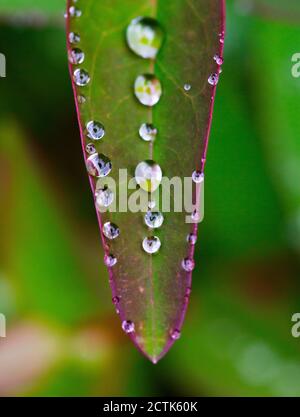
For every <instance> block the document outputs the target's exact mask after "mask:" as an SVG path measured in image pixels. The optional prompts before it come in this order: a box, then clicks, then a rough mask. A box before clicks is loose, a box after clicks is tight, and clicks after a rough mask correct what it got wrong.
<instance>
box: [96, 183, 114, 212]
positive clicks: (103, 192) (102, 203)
mask: <svg viewBox="0 0 300 417" xmlns="http://www.w3.org/2000/svg"><path fill="white" fill-rule="evenodd" d="M95 197H96V207H97V209H98V210H99V211H101V209H102V208H103V207H106V208H107V207H109V206H110V205H111V204H112V203H113V201H114V193H113V192H112V190H111V189H110V188H108V187H104V188H101V189H97V190H96V192H95Z"/></svg>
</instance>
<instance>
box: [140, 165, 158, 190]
mask: <svg viewBox="0 0 300 417" xmlns="http://www.w3.org/2000/svg"><path fill="white" fill-rule="evenodd" d="M135 180H136V182H137V184H138V185H139V186H140V187H141V188H142V189H143V190H145V191H148V192H153V191H155V190H156V189H157V188H158V187H159V185H160V183H161V180H162V171H161V168H160V166H159V165H158V164H157V163H156V162H154V161H143V162H140V163H139V164H138V166H137V167H136V169H135Z"/></svg>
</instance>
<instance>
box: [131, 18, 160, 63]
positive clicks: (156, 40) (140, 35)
mask: <svg viewBox="0 0 300 417" xmlns="http://www.w3.org/2000/svg"><path fill="white" fill-rule="evenodd" d="M126 38H127V44H128V46H129V48H130V49H131V50H132V51H133V52H135V53H136V54H137V55H138V56H140V57H142V58H146V59H147V58H155V57H156V55H157V53H158V51H159V49H160V47H161V45H162V42H163V38H164V33H163V30H162V28H161V26H160V24H159V23H158V22H157V20H155V19H153V18H151V17H138V18H136V19H134V20H132V22H131V23H130V25H129V26H128V28H127V32H126Z"/></svg>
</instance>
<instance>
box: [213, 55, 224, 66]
mask: <svg viewBox="0 0 300 417" xmlns="http://www.w3.org/2000/svg"><path fill="white" fill-rule="evenodd" d="M214 60H215V61H216V63H217V64H218V65H223V62H224V59H223V58H222V57H221V56H220V55H218V54H216V55H215V56H214Z"/></svg>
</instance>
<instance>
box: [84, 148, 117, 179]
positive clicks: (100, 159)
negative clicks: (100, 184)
mask: <svg viewBox="0 0 300 417" xmlns="http://www.w3.org/2000/svg"><path fill="white" fill-rule="evenodd" d="M86 167H87V170H88V173H89V174H90V175H92V176H93V177H97V178H102V177H106V176H107V175H108V174H109V173H110V171H111V168H112V165H111V162H110V160H109V158H107V157H106V156H105V155H102V154H100V155H99V154H97V153H95V154H92V155H91V156H89V157H88V159H87V161H86Z"/></svg>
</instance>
